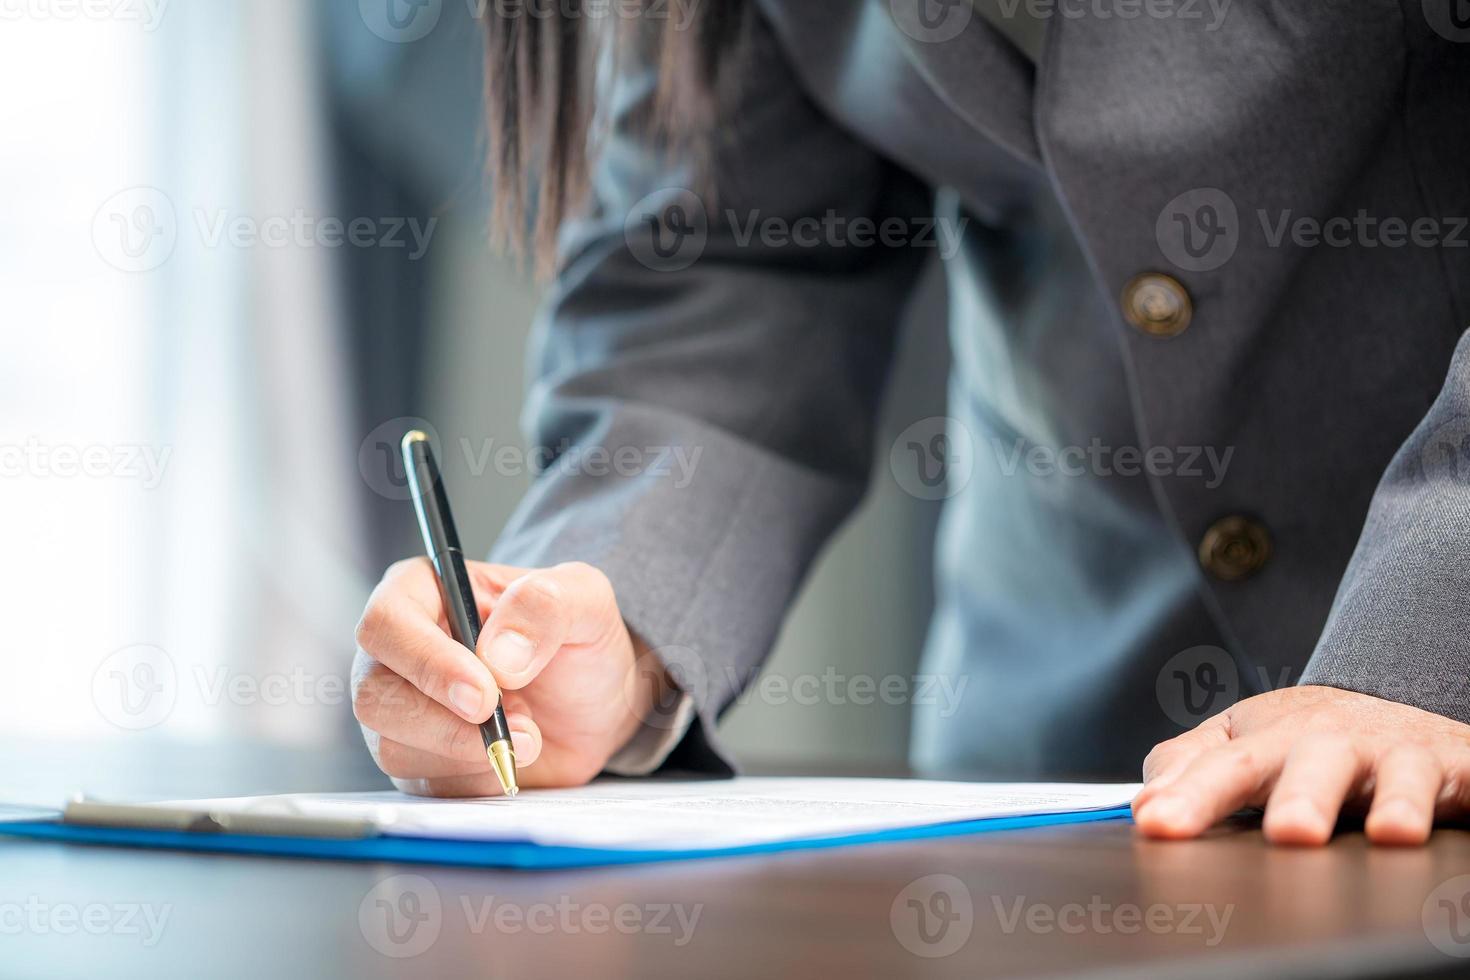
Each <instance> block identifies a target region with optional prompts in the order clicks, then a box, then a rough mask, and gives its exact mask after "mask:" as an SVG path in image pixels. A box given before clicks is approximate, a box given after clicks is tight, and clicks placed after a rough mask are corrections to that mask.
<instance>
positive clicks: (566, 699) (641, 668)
mask: <svg viewBox="0 0 1470 980" xmlns="http://www.w3.org/2000/svg"><path fill="white" fill-rule="evenodd" d="M465 565H466V566H467V568H468V569H469V574H470V581H471V582H472V583H473V586H474V591H475V598H476V601H477V605H478V606H479V611H480V618H481V620H482V621H483V622H484V628H483V629H482V630H481V631H480V642H479V646H478V649H477V650H475V651H474V652H473V653H471V652H470V651H469V650H467V649H466V648H465V647H463V646H461V645H460V644H459V643H458V642H456V641H455V640H454V638H453V637H452V636H450V634H449V628H448V621H447V619H446V617H445V615H444V606H443V601H442V599H441V597H440V592H439V584H438V581H437V580H436V578H435V576H434V570H433V567H432V566H431V565H430V564H429V561H428V559H426V558H416V559H412V560H409V561H402V562H399V563H397V564H395V565H393V566H392V567H391V568H389V569H388V571H387V572H386V573H385V574H384V575H383V580H382V581H381V582H380V583H379V584H378V586H377V588H376V589H374V590H373V594H372V596H371V597H370V598H369V599H368V604H367V608H366V609H365V610H364V612H363V615H362V621H361V622H360V623H359V624H358V627H357V646H358V650H357V656H356V658H355V660H354V661H353V669H352V707H353V714H355V715H356V717H357V720H358V721H359V722H360V723H361V725H362V732H363V737H364V738H365V739H366V740H367V745H368V749H369V751H370V752H372V755H373V759H374V760H375V761H376V762H377V763H378V767H379V768H380V769H382V770H383V772H385V773H387V774H388V775H389V776H390V777H392V779H393V783H394V785H395V786H397V787H398V788H399V789H401V790H403V791H404V792H406V793H414V794H417V795H420V796H493V795H497V794H499V793H500V785H499V783H498V782H497V781H496V778H495V774H494V772H493V770H492V769H491V767H490V761H489V759H488V758H487V757H486V754H485V748H484V745H483V743H482V741H481V738H480V733H479V728H478V726H479V724H480V723H481V722H484V721H486V720H487V719H489V717H490V715H491V713H492V712H493V711H494V709H495V703H496V699H497V698H498V697H501V696H502V694H503V696H504V699H505V712H506V720H507V721H508V722H509V723H510V729H511V742H512V745H513V746H514V748H515V754H516V770H517V774H518V776H519V781H520V784H521V785H522V786H523V787H536V786H577V785H581V784H582V783H585V782H587V781H588V780H590V779H592V778H593V777H594V776H596V775H597V774H598V773H600V772H602V770H603V768H604V767H605V766H606V764H607V761H608V760H609V759H610V758H611V757H612V756H613V754H614V753H616V752H617V751H618V750H619V749H621V748H622V747H623V746H624V745H626V744H627V743H628V741H629V740H630V739H631V738H632V737H633V736H634V734H636V733H637V732H638V730H639V727H640V726H641V725H642V724H643V720H644V719H645V718H647V717H649V716H650V712H651V710H652V709H653V707H654V705H655V704H656V703H657V702H658V701H659V699H660V698H661V697H666V696H667V695H668V693H669V691H670V690H671V685H669V681H668V678H667V676H666V675H665V674H664V672H663V670H662V668H661V667H660V666H659V664H658V661H657V660H656V659H655V658H654V657H653V656H652V655H651V654H649V653H647V652H646V651H640V650H639V649H637V648H636V647H635V644H634V642H633V639H632V637H631V636H630V635H629V633H628V628H627V626H625V625H624V623H623V618H622V614H621V613H620V612H619V611H618V604H617V599H616V598H615V597H614V595H613V590H612V585H611V583H609V582H608V580H607V576H605V575H603V574H602V573H601V572H600V571H598V570H597V569H595V568H593V567H592V566H590V565H586V564H582V563H580V562H572V563H568V564H563V565H557V566H555V567H552V568H541V569H526V568H511V567H509V566H505V565H491V564H487V563H485V562H477V561H467V562H465Z"/></svg>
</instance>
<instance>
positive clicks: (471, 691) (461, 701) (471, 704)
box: [449, 681, 485, 718]
mask: <svg viewBox="0 0 1470 980" xmlns="http://www.w3.org/2000/svg"><path fill="white" fill-rule="evenodd" d="M449 703H450V704H452V705H454V707H455V710H456V711H458V712H459V713H460V714H462V715H464V716H466V717H467V718H478V717H479V715H480V711H481V710H482V709H483V708H484V705H485V696H484V695H483V694H481V693H480V689H479V688H478V687H475V685H473V684H466V683H465V682H464V681H455V682H454V683H453V684H451V685H449Z"/></svg>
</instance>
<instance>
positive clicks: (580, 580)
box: [479, 562, 621, 690]
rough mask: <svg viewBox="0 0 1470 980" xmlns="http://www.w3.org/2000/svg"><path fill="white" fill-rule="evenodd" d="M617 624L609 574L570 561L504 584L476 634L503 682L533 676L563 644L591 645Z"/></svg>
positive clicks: (523, 681) (514, 685)
mask: <svg viewBox="0 0 1470 980" xmlns="http://www.w3.org/2000/svg"><path fill="white" fill-rule="evenodd" d="M619 625H621V620H620V618H619V616H618V607H617V601H616V599H615V598H614V597H613V591H612V585H611V584H610V583H609V582H608V580H607V576H605V575H603V574H602V573H601V572H599V571H598V570H597V569H595V568H593V567H592V566H591V565H587V564H584V563H582V562H568V563H566V564H563V565H557V566H555V567H554V568H546V569H539V570H537V571H533V572H530V573H528V574H526V575H523V576H521V577H520V578H518V579H516V580H515V581H514V582H512V583H510V585H509V586H507V587H506V589H505V591H504V592H503V593H502V594H501V596H500V598H499V600H498V601H497V602H496V603H495V608H494V610H493V611H492V612H491V614H490V618H489V620H488V621H486V623H485V628H484V630H482V631H481V633H480V646H479V653H480V657H481V658H482V659H483V660H484V661H485V663H487V664H489V665H490V669H491V670H492V671H493V672H494V673H495V676H496V678H497V680H498V681H499V682H500V684H501V686H502V687H504V688H506V689H507V690H518V689H520V688H523V687H525V686H526V685H527V684H529V683H531V682H532V681H533V680H535V679H536V676H537V675H538V674H540V673H541V671H542V670H544V669H545V667H546V665H547V663H549V662H550V661H551V658H552V657H554V656H556V654H557V652H558V651H559V650H560V649H561V648H562V647H564V646H573V645H595V644H597V643H599V642H602V641H603V640H605V639H607V637H608V636H609V635H610V634H611V632H612V630H613V629H614V628H615V627H617V626H619Z"/></svg>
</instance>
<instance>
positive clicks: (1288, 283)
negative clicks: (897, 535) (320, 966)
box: [354, 0, 1470, 844]
mask: <svg viewBox="0 0 1470 980" xmlns="http://www.w3.org/2000/svg"><path fill="white" fill-rule="evenodd" d="M1028 11H1029V12H1030V15H1031V19H1030V20H1026V21H1021V20H1019V19H1017V18H1018V16H1019V15H1022V14H1025V13H1026V12H1028ZM1455 13H1456V11H1455V8H1454V5H1453V4H1452V3H1450V2H1449V0H1445V2H1444V3H1442V4H1441V3H1436V2H1432V0H1431V2H1426V3H1420V2H1418V0H1413V2H1410V0H1363V2H1361V3H1357V4H1355V5H1354V15H1353V16H1352V17H1351V18H1346V17H1343V16H1341V15H1340V13H1338V12H1337V11H1335V10H1334V9H1333V6H1332V5H1330V4H1292V3H1286V2H1270V0H1236V2H1234V3H1233V4H1232V3H1229V2H1217V3H1204V2H1198V3H1197V2H1194V0H1179V2H1170V0H1159V2H1157V3H1150V4H1143V5H1139V4H1136V3H1131V2H1128V0H1119V2H1117V3H1112V4H1110V3H1109V2H1107V0H1102V2H1097V3H1090V4H1086V5H1082V4H1069V3H1065V2H1061V3H1056V4H1048V5H1039V4H1024V5H1017V4H1007V3H1003V2H999V0H997V2H993V3H983V2H981V0H973V2H971V0H758V2H756V0H723V2H721V3H719V4H712V3H711V4H702V5H687V4H679V3H673V4H664V3H654V2H651V0H637V2H634V0H629V2H627V3H623V4H612V5H606V4H592V3H585V2H580V0H569V2H565V3H562V4H560V5H559V6H558V8H557V9H551V6H548V5H540V4H536V3H529V2H528V3H524V4H522V3H514V4H497V5H492V6H491V8H490V10H489V13H488V15H487V17H486V27H487V31H488V68H489V86H488V92H489V116H490V134H491V137H492V140H491V142H492V161H491V163H492V169H493V172H494V176H495V179H496V185H497V188H498V196H497V205H498V215H497V221H498V227H499V229H500V231H501V232H502V233H503V234H504V235H505V237H506V238H507V240H508V241H509V242H511V243H512V244H513V245H514V244H518V243H524V244H527V245H528V246H529V249H530V251H531V252H532V253H533V254H534V255H535V257H536V261H537V264H538V266H539V267H540V268H542V269H545V270H547V271H549V272H552V273H554V285H553V288H552V291H551V295H550V298H549V302H548V305H547V309H546V314H545V318H544V322H543V323H542V325H541V332H540V334H539V347H538V354H537V362H536V378H535V383H534V385H533V387H532V390H531V395H530V403H529V405H528V418H529V419H530V421H531V424H532V427H533V438H534V441H535V443H536V444H537V445H538V446H543V447H547V450H548V454H549V458H551V459H552V461H553V465H550V466H548V467H547V468H546V471H545V472H544V473H543V474H542V475H541V476H540V477H539V478H538V479H537V481H536V483H535V485H534V487H533V488H532V490H531V492H530V494H529V495H528V497H527V499H526V500H525V502H524V504H523V506H522V508H521V509H520V511H519V513H518V515H517V517H516V519H515V520H514V521H513V522H512V524H511V525H510V526H509V527H508V528H507V530H506V532H505V534H504V536H503V538H502V539H501V541H500V542H499V543H498V544H497V546H496V550H495V552H494V554H493V555H492V558H493V559H494V562H493V563H483V564H480V563H477V564H475V565H474V567H473V569H472V573H473V575H474V576H475V578H476V583H477V591H478V593H479V598H480V604H481V614H482V616H484V617H485V619H486V627H485V629H484V632H483V634H482V637H481V642H480V648H479V650H478V651H477V653H478V659H475V658H470V657H468V656H465V655H464V653H463V651H462V650H461V649H460V648H458V647H456V645H455V644H454V643H453V642H452V641H451V640H450V639H449V638H448V637H447V636H446V635H445V633H444V631H443V628H442V626H441V622H442V614H441V610H440V606H439V598H438V592H437V589H436V587H435V584H434V580H433V577H432V574H431V572H430V569H429V567H428V565H427V564H426V563H425V562H424V561H422V560H420V561H413V562H407V563H403V564H400V565H396V566H394V567H393V568H391V569H390V570H389V571H388V573H387V574H386V576H385V577H384V579H383V582H382V583H381V585H380V586H379V587H378V589H377V590H376V591H375V592H374V594H373V597H372V599H371V601H370V603H369V605H368V608H367V610H366V612H365V614H364V616H363V620H362V625H361V628H360V630H359V634H358V642H359V647H360V650H359V652H358V658H357V664H356V670H355V675H354V676H355V684H354V692H355V707H356V713H357V716H358V718H359V719H360V721H361V722H362V724H363V726H364V731H365V733H366V735H367V737H368V741H369V744H370V746H372V748H373V751H374V754H375V757H376V758H377V760H378V762H379V764H380V766H381V767H382V768H383V770H384V771H385V772H387V773H388V774H389V775H390V776H392V777H393V778H394V780H395V782H396V783H397V784H398V785H399V786H400V787H402V788H403V789H405V790H408V791H411V792H415V793H424V794H433V795H466V794H472V795H477V794H484V793H491V792H495V791H496V789H495V781H494V778H493V776H492V774H491V772H490V768H489V765H488V763H487V760H486V759H485V757H484V755H483V752H482V751H481V749H480V747H479V746H480V743H479V737H478V735H477V733H476V729H475V725H476V723H478V722H480V721H483V720H485V718H486V717H487V716H488V715H489V713H490V711H491V709H492V708H493V707H494V704H495V701H496V698H497V696H499V693H500V692H501V691H503V692H504V694H505V700H506V704H507V707H508V709H509V717H510V724H511V727H512V729H513V731H514V736H515V745H516V752H517V756H518V758H519V759H520V761H521V765H522V768H523V783H524V784H525V785H531V786H536V785H569V784H576V783H580V782H583V781H585V780H588V779H590V778H592V777H593V776H595V775H597V774H598V773H599V772H602V771H605V770H612V771H616V772H623V773H646V772H650V771H652V770H653V769H655V768H658V767H660V766H679V767H683V768H690V767H693V768H699V769H704V770H711V771H718V770H721V769H727V768H728V766H727V762H726V760H725V758H724V756H723V755H722V753H721V750H720V748H719V746H718V744H717V742H716V739H715V736H714V725H715V722H716V720H717V718H718V716H719V715H720V713H721V712H722V711H723V710H724V709H725V708H727V707H728V706H729V705H730V704H731V702H732V701H733V700H734V698H735V697H736V695H737V694H738V693H739V691H740V690H741V687H742V686H743V685H744V684H745V683H746V682H747V681H749V680H750V679H751V678H752V676H753V675H754V674H755V672H756V671H757V670H758V669H759V665H760V664H761V662H762V660H763V658H764V657H765V655H766V654H767V652H768V651H769V649H770V647H771V644H772V642H773V639H774V637H775V634H776V631H777V629H778V627H779V624H780V621H781V618H782V616H783V614H784V612H785V609H786V607H787V605H788V604H789V602H790V601H791V598H792V596H793V594H794V593H795V591H796V589H797V587H798V585H799V583H800V580H801V577H802V575H803V574H804V572H805V570H806V568H807V567H808V565H809V563H810V561H811V560H812V557H813V555H814V554H815V553H816V552H817V550H818V549H819V548H820V547H821V546H822V544H823V542H824V541H825V540H826V539H827V537H828V536H829V535H830V534H831V532H832V530H833V529H834V527H835V526H836V525H837V524H838V523H839V522H840V521H841V520H842V519H843V517H844V516H845V515H846V514H847V513H848V512H850V510H851V509H852V508H853V507H854V506H855V504H856V502H857V501H858V499H859V498H860V496H861V493H862V489H863V484H864V481H865V480H866V479H867V476H868V472H869V462H870V459H871V443H872V441H873V439H872V436H873V421H874V415H875V412H876V408H877V404H878V401H879V398H880V396H881V393H882V388H883V383H884V379H885V377H886V374H887V370H888V367H889V361H890V358H891V355H892V351H893V346H894V334H895V330H896V328H897V324H898V322H899V319H900V313H901V310H902V308H903V305H904V302H905V300H906V298H907V297H908V295H909V293H910V290H911V288H912V286H913V284H914V282H915V279H916V276H917V274H918V272H919V270H920V268H921V266H922V265H923V263H924V262H925V260H926V258H927V257H928V256H929V255H930V254H931V253H933V252H940V253H942V258H943V259H944V261H945V264H946V271H947V279H948V283H949V309H950V318H951V322H950V335H951V344H952V348H953V351H954V367H953V370H952V374H951V377H950V378H949V390H950V408H949V417H948V418H947V419H946V420H944V421H943V428H942V429H941V428H940V427H939V424H938V423H932V421H931V423H920V424H918V425H917V426H916V427H915V428H914V429H912V430H911V431H910V432H909V433H907V434H906V437H905V439H904V440H901V442H902V445H901V446H900V447H898V452H897V455H896V457H895V458H911V459H912V463H913V465H916V466H917V467H918V469H915V470H914V471H913V473H912V474H909V476H911V477H912V479H914V480H915V481H917V482H916V483H915V484H914V486H915V488H916V492H920V493H925V492H933V493H934V494H935V495H936V496H943V497H946V498H947V499H946V503H945V509H944V515H943V520H942V524H941V526H940V530H939V539H938V542H937V545H938V547H937V555H938V557H937V569H936V588H937V595H938V602H937V608H936V610H935V615H934V620H933V624H932V627H931V631H930V637H929V642H928V647H927V650H926V670H927V671H928V672H930V673H933V674H936V675H939V676H948V677H951V678H957V677H964V678H966V679H967V680H968V684H967V685H966V688H965V691H966V694H965V698H964V701H963V704H962V706H961V710H958V711H954V712H952V713H950V714H948V715H947V716H944V717H941V716H940V714H939V713H937V712H934V711H932V710H926V709H924V708H923V707H921V706H918V705H916V706H915V721H914V726H915V727H914V742H915V763H916V765H918V766H919V767H920V768H923V769H926V770H932V771H939V770H945V771H954V770H964V771H967V772H971V773H980V774H985V775H990V776H1010V777H1017V778H1026V777H1039V776H1044V775H1047V774H1055V773H1092V774H1095V775H1097V776H1100V777H1118V776H1123V775H1125V774H1128V773H1132V772H1136V771H1137V765H1138V763H1139V760H1140V759H1143V771H1144V778H1145V779H1146V781H1147V786H1146V788H1145V789H1144V791H1143V793H1142V795H1141V796H1140V797H1139V798H1138V800H1137V802H1136V803H1135V815H1136V818H1137V823H1138V826H1139V827H1140V828H1141V829H1142V831H1143V832H1145V833H1148V834H1151V835H1154V836H1159V837H1191V836H1194V835H1196V834H1198V833H1200V832H1201V831H1203V830H1205V829H1206V828H1207V827H1209V826H1210V825H1211V824H1213V823H1214V822H1215V821H1217V820H1219V819H1221V818H1222V817H1224V816H1225V815H1227V814H1229V813H1231V812H1233V811H1234V810H1236V809H1238V808H1240V807H1242V806H1264V807H1265V810H1266V815H1265V830H1266V833H1267V835H1268V836H1269V837H1270V838H1271V839H1272V840H1274V841H1280V842H1289V843H1322V842H1324V841H1326V840H1327V839H1329V837H1330V836H1331V833H1332V830H1333V826H1334V823H1335V821H1336V818H1337V816H1338V814H1339V812H1340V811H1341V810H1342V809H1343V808H1344V807H1346V806H1354V807H1366V808H1367V832H1368V835H1369V837H1370V838H1371V839H1372V840H1374V841H1375V842H1379V843H1387V844H1414V843H1419V842H1422V841H1423V840H1424V839H1425V838H1426V836H1427V835H1428V833H1429V830H1430V828H1431V826H1432V824H1433V822H1434V820H1435V819H1436V818H1444V817H1450V816H1457V815H1459V816H1462V815H1464V813H1465V811H1466V810H1467V807H1470V724H1467V722H1470V640H1467V637H1470V603H1467V601H1466V596H1467V595H1470V561H1467V551H1470V543H1467V542H1470V534H1467V532H1470V467H1467V466H1466V465H1465V464H1466V462H1467V460H1466V454H1467V452H1470V353H1467V352H1466V351H1464V350H1462V349H1461V347H1460V339H1461V335H1462V333H1463V332H1464V330H1465V327H1466V324H1467V322H1470V247H1467V245H1470V234H1467V232H1466V220H1465V218H1464V217H1461V216H1465V215H1470V171H1467V169H1466V168H1465V167H1464V160H1465V159H1467V158H1470V117H1467V115H1466V113H1465V111H1464V95H1465V93H1466V92H1467V91H1470V24H1466V23H1461V21H1460V20H1458V19H1456V16H1455ZM926 426H927V427H926ZM651 447H671V448H673V447H677V448H679V449H682V450H686V451H689V453H690V455H689V457H688V458H690V459H697V461H698V463H697V466H694V467H692V468H691V469H690V470H689V471H688V472H684V471H683V470H681V469H680V468H677V467H670V466H666V465H657V459H658V455H657V454H654V453H652V452H651ZM694 450H697V451H698V455H697V456H694V455H692V453H693V451H694ZM599 454H600V456H599ZM910 454H912V455H911V457H910ZM595 458H601V459H602V460H603V461H604V462H605V463H606V464H607V465H599V466H596V467H594V466H592V465H591V464H590V461H591V460H593V459H595ZM619 461H622V462H623V463H625V464H626V465H613V464H615V463H618V462H619ZM559 462H570V463H571V465H557V464H558V463H559ZM945 470H947V472H948V478H949V479H948V482H945V481H943V480H941V479H940V478H939V477H940V475H941V474H943V473H944V472H945ZM900 478H901V479H906V478H908V477H905V476H904V475H902V474H900ZM905 572H907V570H899V573H905ZM1227 651H1228V652H1227ZM1161 709H1162V710H1161ZM1191 718H1201V719H1204V720H1203V721H1201V722H1200V723H1199V724H1198V725H1197V726H1196V727H1194V728H1192V729H1191V730H1189V731H1186V732H1185V733H1184V734H1182V735H1180V734H1178V732H1179V726H1178V724H1177V723H1178V722H1179V721H1180V720H1185V721H1188V720H1190V719H1191ZM1171 736H1172V737H1171ZM1150 748H1151V751H1150ZM1145 755H1146V758H1144V757H1145Z"/></svg>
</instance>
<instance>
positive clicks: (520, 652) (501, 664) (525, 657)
mask: <svg viewBox="0 0 1470 980" xmlns="http://www.w3.org/2000/svg"><path fill="white" fill-rule="evenodd" d="M489 653H490V666H492V667H495V668H497V669H499V670H503V671H505V672H506V673H508V674H519V673H520V672H521V671H523V670H525V669H526V668H527V667H529V666H531V658H532V657H533V656H535V654H536V648H535V647H534V646H532V645H531V641H530V640H528V639H526V638H525V637H524V636H522V635H521V634H519V633H514V632H512V631H510V630H506V631H505V632H504V633H499V634H497V635H496V637H495V639H494V640H492V641H491V642H490V651H489Z"/></svg>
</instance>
